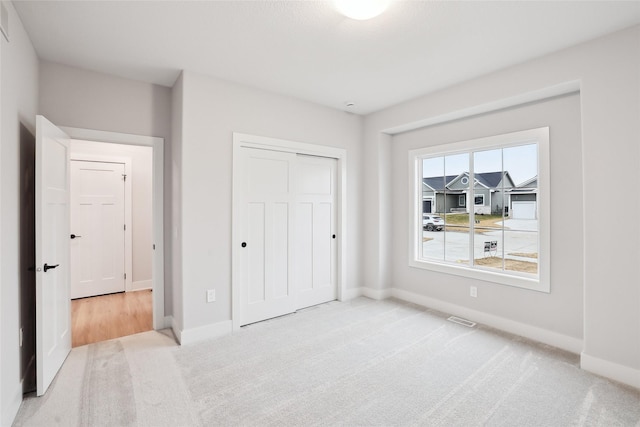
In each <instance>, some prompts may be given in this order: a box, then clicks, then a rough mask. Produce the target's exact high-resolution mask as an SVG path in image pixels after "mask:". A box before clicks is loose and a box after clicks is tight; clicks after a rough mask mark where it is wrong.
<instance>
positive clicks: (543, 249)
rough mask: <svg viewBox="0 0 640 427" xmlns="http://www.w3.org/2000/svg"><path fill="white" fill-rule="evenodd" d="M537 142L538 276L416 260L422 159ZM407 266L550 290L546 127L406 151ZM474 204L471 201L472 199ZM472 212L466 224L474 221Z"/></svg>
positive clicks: (420, 242)
mask: <svg viewBox="0 0 640 427" xmlns="http://www.w3.org/2000/svg"><path fill="white" fill-rule="evenodd" d="M533 143H537V147H538V189H539V191H538V196H537V202H538V203H537V206H536V208H537V210H538V275H537V277H533V276H532V275H530V274H522V273H518V272H512V271H509V272H506V271H489V270H486V269H482V268H480V267H472V266H464V265H455V264H453V263H450V262H445V261H438V260H426V259H422V258H420V245H422V159H423V158H425V157H435V156H447V155H454V154H461V153H471V152H473V151H481V150H491V149H501V148H509V147H515V146H519V145H527V144H533ZM408 169H409V185H410V189H411V191H410V197H409V221H408V222H409V239H408V240H409V266H411V267H415V268H420V269H425V270H431V271H437V272H441V273H448V274H453V275H456V276H463V277H468V278H471V279H476V280H482V281H486V282H491V283H497V284H501V285H508V286H515V287H519V288H524V289H531V290H535V291H540V292H547V293H549V292H550V291H551V283H550V252H551V244H550V224H549V223H550V218H551V213H550V203H549V201H550V180H549V177H550V173H549V171H550V169H549V128H548V127H542V128H537V129H529V130H523V131H519V132H512V133H507V134H501V135H495V136H490V137H485V138H478V139H473V140H468V141H460V142H455V143H450V144H444V145H437V146H431V147H426V148H421V149H416V150H411V151H409V168H408ZM474 202H475V200H474ZM473 211H474V210H473V209H470V210H469V216H470V218H469V221H470V223H471V225H473V222H474V212H473Z"/></svg>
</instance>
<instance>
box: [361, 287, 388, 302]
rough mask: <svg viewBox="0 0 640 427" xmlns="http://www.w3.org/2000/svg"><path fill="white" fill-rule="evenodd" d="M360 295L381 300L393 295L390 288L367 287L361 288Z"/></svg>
mask: <svg viewBox="0 0 640 427" xmlns="http://www.w3.org/2000/svg"><path fill="white" fill-rule="evenodd" d="M362 295H364V296H365V297H367V298H371V299H375V300H383V299H387V298H389V297H391V296H393V295H392V290H391V289H371V288H367V287H363V288H362Z"/></svg>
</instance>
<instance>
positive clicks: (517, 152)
mask: <svg viewBox="0 0 640 427" xmlns="http://www.w3.org/2000/svg"><path fill="white" fill-rule="evenodd" d="M504 165H505V170H507V171H508V172H509V175H510V177H511V181H512V185H511V187H509V188H505V190H506V191H507V192H508V194H509V196H510V197H509V200H508V211H507V216H508V217H509V218H511V219H518V220H535V219H537V218H538V200H537V199H538V148H537V144H529V145H522V146H518V147H510V148H505V149H504ZM505 181H506V180H505ZM508 226H509V227H510V228H518V226H517V225H515V224H510V225H508ZM525 228H526V226H525Z"/></svg>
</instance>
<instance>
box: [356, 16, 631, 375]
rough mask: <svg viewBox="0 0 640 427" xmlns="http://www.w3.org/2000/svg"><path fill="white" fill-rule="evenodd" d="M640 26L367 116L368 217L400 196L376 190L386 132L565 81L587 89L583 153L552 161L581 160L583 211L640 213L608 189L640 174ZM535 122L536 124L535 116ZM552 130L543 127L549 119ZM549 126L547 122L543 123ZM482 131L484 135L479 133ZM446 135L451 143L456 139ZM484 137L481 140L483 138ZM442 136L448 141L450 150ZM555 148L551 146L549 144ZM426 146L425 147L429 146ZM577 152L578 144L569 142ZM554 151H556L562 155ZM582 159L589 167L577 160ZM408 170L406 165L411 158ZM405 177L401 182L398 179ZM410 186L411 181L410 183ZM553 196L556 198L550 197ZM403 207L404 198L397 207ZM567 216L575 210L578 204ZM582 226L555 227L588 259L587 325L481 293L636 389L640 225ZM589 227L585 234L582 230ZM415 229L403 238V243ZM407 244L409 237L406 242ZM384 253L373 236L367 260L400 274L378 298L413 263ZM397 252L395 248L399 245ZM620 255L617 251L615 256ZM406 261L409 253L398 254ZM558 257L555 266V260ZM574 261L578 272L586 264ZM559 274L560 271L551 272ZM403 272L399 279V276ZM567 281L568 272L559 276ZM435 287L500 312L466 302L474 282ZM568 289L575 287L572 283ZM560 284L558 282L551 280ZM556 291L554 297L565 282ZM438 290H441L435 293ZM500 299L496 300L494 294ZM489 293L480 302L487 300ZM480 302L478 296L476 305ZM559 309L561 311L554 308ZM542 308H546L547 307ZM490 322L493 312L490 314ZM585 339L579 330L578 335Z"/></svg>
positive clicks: (519, 295) (382, 229) (374, 283)
mask: <svg viewBox="0 0 640 427" xmlns="http://www.w3.org/2000/svg"><path fill="white" fill-rule="evenodd" d="M638 52H640V27H639V26H635V27H633V28H630V29H627V30H624V31H621V32H617V33H614V34H611V35H608V36H605V37H602V38H598V39H595V40H593V41H591V42H587V43H583V44H580V45H578V46H575V47H572V48H569V49H566V50H563V51H559V52H557V53H554V54H551V55H547V56H544V57H542V58H539V59H536V60H532V61H528V62H525V63H523V64H520V65H517V66H514V67H511V68H508V69H505V70H502V71H499V72H495V73H492V74H489V75H486V76H483V77H479V78H477V79H473V80H470V81H468V82H465V83H462V84H459V85H456V86H453V87H450V88H448V89H446V90H442V91H439V92H435V93H432V94H430V95H427V96H423V97H419V98H416V99H415V100H412V101H408V102H405V103H402V104H399V105H397V106H394V107H392V108H389V109H386V110H384V111H380V112H378V113H374V114H371V115H369V116H367V117H366V118H365V130H364V134H365V141H364V142H365V146H366V149H365V150H364V154H365V165H364V170H365V171H366V181H367V182H368V183H372V185H371V186H367V187H365V188H364V190H365V194H364V197H365V201H364V210H365V211H367V212H369V211H373V210H376V209H377V208H378V206H380V205H381V204H383V202H386V204H387V205H390V206H391V205H394V202H393V201H394V200H395V199H397V197H398V196H397V195H394V197H392V195H391V192H389V191H386V189H384V188H382V187H381V186H379V185H378V186H376V185H375V184H376V183H377V182H379V180H381V179H382V178H381V177H384V176H388V173H389V172H388V170H389V169H390V168H391V167H392V164H391V163H390V162H387V161H386V160H385V159H387V158H388V157H387V153H388V150H390V149H391V147H392V146H393V144H391V143H390V142H389V136H388V135H386V134H385V133H384V131H385V130H386V129H391V128H394V127H397V126H402V125H407V124H411V123H416V122H420V121H421V120H425V119H429V118H434V117H441V116H442V115H444V114H449V113H453V112H460V111H465V110H466V109H468V108H473V107H476V106H483V105H491V104H492V103H496V102H499V101H501V100H509V99H514V98H518V97H522V96H523V95H525V94H530V93H535V92H536V91H541V90H546V89H547V88H553V87H557V85H561V84H565V83H567V82H577V83H578V85H579V86H580V90H581V95H580V109H579V113H580V116H581V120H582V141H581V150H580V147H572V148H571V149H568V150H567V151H566V152H565V155H564V156H562V157H558V154H556V157H555V158H552V159H551V161H552V164H553V162H558V159H561V161H564V162H567V163H571V164H575V162H580V160H582V168H579V167H573V168H572V170H573V171H574V172H575V175H573V176H572V175H571V174H565V173H564V172H563V176H566V177H569V178H570V179H574V180H577V181H578V184H580V185H579V187H581V188H583V189H584V203H582V204H578V206H580V205H583V206H598V205H599V203H600V201H601V200H602V195H603V194H607V195H608V196H607V197H609V198H613V199H622V198H625V199H626V200H629V206H628V210H629V212H636V211H638V210H639V209H640V200H639V199H638V198H631V199H629V198H628V197H627V196H628V194H627V193H626V189H625V187H623V186H618V187H615V186H614V187H612V186H611V185H610V184H609V183H610V182H611V181H610V179H611V177H612V176H615V177H616V179H617V180H618V181H620V182H636V181H637V177H636V175H637V172H636V171H637V170H638V165H639V164H640V145H639V144H638V140H640V121H639V120H638V117H639V116H640V99H639V97H640V81H639V77H638V76H640V55H639V54H638ZM533 119H535V117H533ZM544 122H546V120H544ZM545 125H546V124H545ZM451 129H453V130H455V131H456V132H459V133H462V132H461V130H462V129H464V125H463V126H461V128H460V129H458V128H454V127H452V128H451ZM481 130H482V128H480V129H477V130H476V132H474V133H478V132H480V131H481ZM452 136H454V135H453V134H452V135H447V136H446V138H447V139H448V140H450V141H452V140H457V139H459V137H458V135H455V136H456V138H455V139H454V138H452ZM476 136H477V135H474V137H476ZM444 140H445V136H443V142H446V141H444ZM552 143H553V142H552ZM423 144H424V141H423ZM555 144H556V145H560V146H561V148H562V147H564V146H565V145H564V144H565V143H564V140H561V142H556V143H555ZM570 145H571V144H570ZM556 148H557V147H556ZM580 153H581V156H582V159H580V158H579V157H580ZM404 161H405V162H406V158H405V160H404ZM400 179H403V178H402V177H400ZM404 180H405V183H406V176H405V177H404ZM552 197H556V196H553V195H552ZM399 202H400V203H401V204H400V206H402V205H403V204H406V200H401V201H399ZM552 204H553V206H554V211H558V209H560V208H559V207H558V206H557V200H555V201H554V199H553V198H552ZM569 209H570V211H571V212H573V211H575V204H574V205H573V206H571V207H570V208H569ZM574 218H575V222H574V223H572V224H570V229H567V230H564V229H563V230H559V229H558V228H557V226H552V227H553V230H554V231H553V232H554V233H560V234H559V235H558V234H554V235H553V236H554V237H553V238H554V240H557V239H559V238H560V237H561V236H565V237H569V236H572V237H576V240H574V243H573V247H572V248H571V253H572V256H575V257H576V258H580V257H583V259H582V265H583V266H584V267H583V268H582V269H580V270H574V271H572V272H571V273H572V274H575V275H580V276H582V278H581V279H578V282H580V283H581V285H580V287H581V288H582V289H583V292H584V311H583V314H584V320H583V322H582V325H580V323H579V321H578V320H577V319H578V313H577V310H579V309H578V308H576V306H575V303H574V302H571V303H570V304H571V305H570V307H569V309H565V307H564V306H562V307H560V306H557V307H555V308H554V311H552V312H549V313H548V314H547V316H546V317H547V318H546V319H539V318H534V319H523V318H522V317H521V315H520V314H519V313H517V312H515V311H514V310H513V309H512V308H510V307H514V306H515V307H517V306H521V305H523V304H525V300H527V301H528V298H530V297H531V298H534V299H536V300H537V299H540V297H539V296H535V294H534V293H532V292H525V291H518V290H516V289H511V288H503V289H504V292H498V291H490V290H487V289H485V288H487V287H493V288H495V289H498V287H497V286H495V285H492V284H479V286H482V288H483V289H484V290H483V289H479V291H483V293H484V295H487V297H489V296H495V297H497V298H498V302H499V303H500V305H501V307H498V308H497V309H498V310H500V312H499V313H501V314H502V315H503V316H505V318H506V321H507V322H508V321H509V320H510V319H521V321H522V322H524V323H523V324H524V325H530V324H538V325H544V326H545V327H548V328H550V329H549V332H550V334H553V333H554V332H553V331H564V333H567V334H570V336H573V337H577V336H582V338H583V340H582V341H581V343H582V357H581V364H582V366H583V367H585V368H587V369H589V370H591V371H594V372H598V373H601V374H603V375H607V376H611V377H614V378H617V379H619V380H621V381H624V380H626V381H630V379H629V378H634V380H633V381H636V383H635V384H636V386H638V383H640V380H638V379H637V378H640V375H639V374H638V372H639V371H640V311H639V310H638V301H640V288H638V286H637V282H638V276H639V273H640V270H639V268H640V267H639V266H640V263H639V262H638V260H639V259H638V249H637V248H638V247H639V246H640V223H638V222H631V223H626V222H625V223H616V224H612V225H611V227H608V228H607V230H606V232H605V231H604V230H602V227H599V226H598V224H599V223H600V221H601V212H600V211H599V210H598V209H585V210H583V212H582V214H577V215H574ZM395 220H397V221H400V222H403V221H405V219H404V218H402V217H400V218H398V217H396V218H395ZM580 222H583V224H582V225H583V226H578V230H576V226H577V225H576V224H577V223H580ZM392 228H393V222H392V221H390V219H389V218H388V217H381V216H371V217H369V218H368V219H367V222H366V223H365V231H364V234H365V235H366V236H370V235H373V236H387V237H388V236H391V235H392V233H391V232H390V230H391V229H392ZM407 230H408V227H407V228H405V229H403V230H402V231H401V232H402V233H403V234H404V235H405V237H404V238H405V239H406V233H407ZM400 238H403V237H402V236H401V237H400ZM372 243H375V245H377V246H379V247H388V246H390V245H391V244H392V239H391V238H390V237H389V238H387V239H386V240H384V239H381V238H376V240H375V241H374V242H370V244H369V247H366V248H365V257H366V258H367V259H368V260H369V262H371V263H375V262H380V263H387V264H388V265H387V266H383V267H381V268H382V269H387V270H388V269H390V268H394V271H395V272H396V274H395V275H394V277H393V279H390V278H389V276H388V275H387V276H385V275H382V274H379V273H378V272H376V271H371V272H368V273H367V285H368V286H370V287H371V288H372V289H371V290H372V292H373V293H374V294H378V295H384V294H388V293H390V292H389V291H388V290H389V289H391V288H392V287H393V286H403V285H404V284H403V282H402V281H401V280H400V279H401V277H400V274H405V273H406V272H407V270H405V268H404V266H405V265H406V257H405V258H404V259H401V262H402V264H398V258H397V257H394V258H391V259H388V260H387V259H385V258H383V257H379V256H378V252H379V249H377V248H376V247H371V246H375V245H373V244H372ZM394 243H395V244H398V242H397V241H396V242H394ZM614 248H615V249H614ZM399 250H400V251H402V252H405V253H406V247H399ZM557 255H558V254H557V253H556V252H554V253H552V254H551V256H552V259H553V260H554V263H553V264H554V265H557V264H558V263H557V262H555V257H556V256H557ZM579 262H580V261H579V260H578V259H576V260H574V265H575V264H577V263H579ZM552 268H555V269H557V268H558V267H552ZM403 271H404V272H405V273H402V272H403ZM407 274H409V275H411V276H413V277H412V278H411V280H412V281H415V280H416V278H417V277H422V278H423V279H424V273H423V272H411V273H407ZM561 274H565V275H568V273H561ZM433 279H434V280H435V281H441V280H451V282H452V284H451V286H449V287H448V288H447V289H455V291H454V294H448V295H447V294H445V293H443V292H444V290H443V291H438V290H435V289H432V288H431V285H424V286H423V287H420V288H419V289H418V288H417V287H415V288H414V289H415V290H416V291H418V292H420V295H422V296H425V297H428V296H433V297H434V298H437V297H440V298H443V299H446V300H447V302H449V303H451V304H453V305H456V306H460V307H465V306H466V307H468V306H470V305H471V304H474V305H475V304H480V305H481V306H480V307H479V308H481V309H483V310H493V308H491V307H487V306H485V305H484V304H485V303H483V302H480V301H473V302H472V301H470V300H469V298H468V296H467V295H468V282H467V281H464V282H460V281H459V280H458V279H453V278H447V277H441V276H437V277H435V276H434V278H433ZM570 280H571V283H576V279H575V278H571V279H570ZM554 283H555V281H554ZM554 283H552V285H551V286H552V293H553V292H555V289H556V288H557V286H558V284H555V285H554ZM434 286H436V287H438V286H440V285H434ZM496 293H499V295H496ZM480 295H482V294H480ZM479 298H480V297H479ZM554 305H555V304H554ZM543 306H544V305H543ZM483 313H486V314H491V312H490V311H487V312H483ZM581 331H582V332H581Z"/></svg>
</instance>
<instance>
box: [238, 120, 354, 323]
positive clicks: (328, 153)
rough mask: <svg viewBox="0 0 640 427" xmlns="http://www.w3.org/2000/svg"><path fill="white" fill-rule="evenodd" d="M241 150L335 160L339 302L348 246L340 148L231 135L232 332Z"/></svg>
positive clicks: (344, 163)
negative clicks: (250, 149) (265, 151)
mask: <svg viewBox="0 0 640 427" xmlns="http://www.w3.org/2000/svg"><path fill="white" fill-rule="evenodd" d="M242 147H246V148H255V149H259V150H270V151H281V152H287V153H296V154H305V155H309V156H319V157H329V158H334V159H336V160H337V161H338V165H337V184H338V185H337V187H338V195H337V202H336V205H337V206H336V211H337V214H336V218H337V221H336V234H337V238H338V257H337V258H338V263H337V264H338V265H337V294H338V295H337V296H338V300H339V301H343V300H345V299H346V298H347V291H346V283H347V281H346V277H347V268H346V267H347V262H346V254H347V251H346V247H347V246H346V245H347V227H346V224H347V203H346V201H347V181H346V176H347V173H346V172H347V152H346V150H345V149H343V148H337V147H330V146H325V145H317V144H308V143H304V142H296V141H288V140H283V139H276V138H269V137H264V136H257V135H249V134H243V133H237V132H234V133H233V205H232V206H233V207H232V209H233V215H232V218H234V219H233V220H232V225H231V241H232V253H231V255H232V261H231V264H232V268H231V271H232V278H231V295H232V304H231V321H232V324H233V329H234V330H239V329H240V326H241V323H240V310H241V301H240V286H241V281H240V277H241V262H240V257H241V255H242V254H241V252H240V251H241V250H242V247H241V243H242V242H241V241H240V236H241V232H242V229H241V227H242V224H241V223H240V221H237V220H235V218H238V212H240V209H242V206H241V199H242V198H241V197H240V192H241V191H242V188H241V185H240V183H241V182H242V179H241V175H240V174H241V173H243V172H244V171H243V170H242V168H241V165H240V149H241V148H242Z"/></svg>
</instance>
